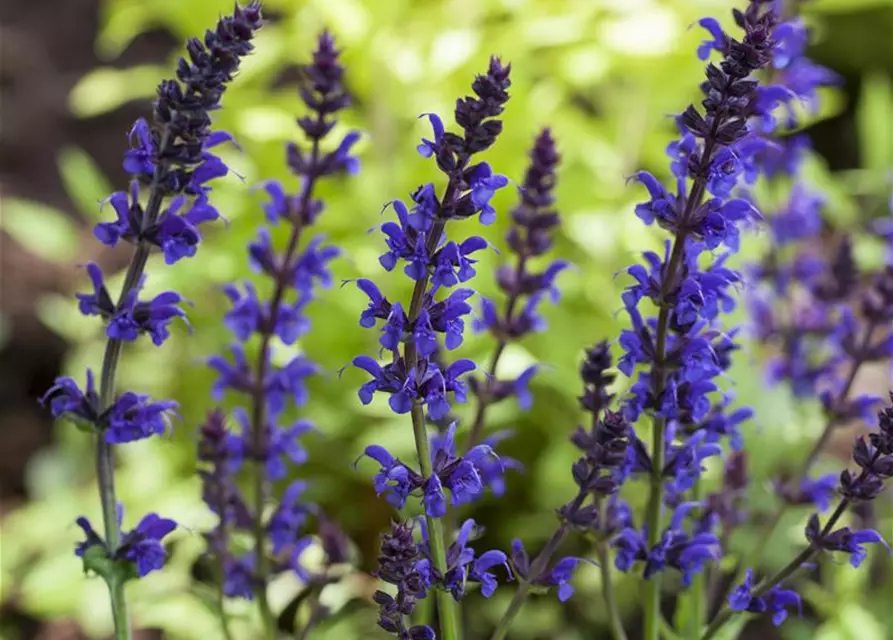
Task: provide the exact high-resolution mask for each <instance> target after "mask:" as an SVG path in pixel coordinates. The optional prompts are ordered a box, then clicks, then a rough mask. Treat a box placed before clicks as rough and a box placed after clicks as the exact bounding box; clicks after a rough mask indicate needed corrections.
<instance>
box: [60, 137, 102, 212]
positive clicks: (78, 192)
mask: <svg viewBox="0 0 893 640" xmlns="http://www.w3.org/2000/svg"><path fill="white" fill-rule="evenodd" d="M59 173H60V174H61V176H62V183H63V184H64V186H65V192H66V193H67V194H68V197H69V198H71V201H72V202H74V204H75V206H76V207H77V208H78V211H80V212H81V213H82V214H83V215H84V217H85V218H87V219H89V220H98V219H99V208H100V204H101V203H102V201H103V200H104V199H105V198H107V197H108V196H109V194H111V192H112V185H111V183H110V182H109V180H108V178H106V177H105V174H104V173H102V171H100V169H99V167H98V166H96V163H95V162H93V158H91V157H90V156H89V155H88V154H87V153H86V152H85V151H84V150H83V149H80V148H78V147H66V148H64V149H62V150H61V151H60V152H59Z"/></svg>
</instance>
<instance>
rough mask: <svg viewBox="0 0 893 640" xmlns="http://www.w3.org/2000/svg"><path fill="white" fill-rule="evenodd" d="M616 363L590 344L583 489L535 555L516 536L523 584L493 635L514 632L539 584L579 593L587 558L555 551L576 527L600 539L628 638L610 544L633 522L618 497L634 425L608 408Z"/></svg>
mask: <svg viewBox="0 0 893 640" xmlns="http://www.w3.org/2000/svg"><path fill="white" fill-rule="evenodd" d="M611 367H612V361H611V354H610V351H609V348H608V344H607V343H605V342H601V343H599V344H597V345H595V346H594V347H592V348H591V349H589V350H587V352H586V356H585V358H584V359H583V363H582V365H581V366H580V378H581V380H582V382H583V394H582V395H581V396H580V398H579V400H580V406H581V408H582V409H583V410H584V411H585V412H586V413H587V414H588V417H589V424H588V425H587V426H582V425H581V426H578V427H577V429H576V430H575V431H574V432H573V434H572V435H571V442H572V443H573V444H574V445H575V446H576V447H577V448H578V449H580V452H581V456H580V458H578V459H577V461H576V462H575V463H574V465H573V467H572V468H571V475H572V476H573V479H574V483H575V484H576V485H577V493H576V495H575V496H574V497H573V499H571V500H570V501H569V502H568V503H567V504H565V505H563V506H562V507H560V508H559V509H558V510H557V512H556V513H557V516H558V519H559V526H558V527H557V529H556V530H555V532H554V533H553V534H552V536H551V537H550V538H549V540H548V541H547V542H546V544H545V545H544V546H543V548H542V549H541V550H540V552H539V553H538V554H537V555H536V557H534V558H533V559H532V560H531V559H530V557H529V555H528V554H527V551H526V550H525V548H524V544H523V543H522V541H521V540H514V541H513V542H512V555H511V562H512V568H513V569H514V571H515V575H516V576H517V577H518V581H519V585H518V588H517V590H516V591H515V594H514V596H513V597H512V601H511V602H510V603H509V606H508V608H507V609H506V611H505V613H504V614H503V616H502V618H501V619H500V621H499V623H498V624H497V626H496V629H495V631H494V632H493V635H492V636H491V640H503V639H504V638H506V637H508V632H509V630H510V628H511V625H512V623H513V622H514V620H515V617H516V616H517V614H518V613H519V612H520V611H521V608H522V607H523V605H524V603H525V602H526V600H527V598H528V596H529V595H530V592H531V591H532V590H533V589H534V588H540V589H542V588H549V587H556V588H557V592H558V600H559V601H560V602H565V601H566V600H568V599H569V598H570V597H571V596H572V595H573V593H574V588H573V586H572V585H571V583H570V581H571V579H572V577H573V574H574V571H575V569H576V568H577V566H578V565H579V563H580V562H581V561H582V559H581V558H576V557H573V556H566V557H564V558H560V559H558V560H555V556H556V554H557V553H558V550H559V548H560V547H561V545H562V543H563V542H564V541H565V539H566V538H567V536H568V535H569V534H570V533H572V532H574V531H576V532H579V533H583V534H586V535H589V536H591V537H593V538H594V539H595V540H596V547H597V552H598V556H599V562H600V568H601V571H602V580H603V584H602V589H603V593H604V597H605V605H606V607H607V610H608V617H609V620H610V623H611V632H612V634H613V636H614V638H615V640H625V639H626V634H625V632H624V630H623V621H622V620H621V618H620V612H619V610H618V608H617V602H616V601H615V598H614V591H613V582H612V577H611V571H610V564H609V562H608V549H607V544H608V542H609V541H610V540H611V539H612V538H613V537H614V536H616V535H618V534H619V533H620V532H621V531H622V530H623V529H624V528H625V527H626V526H628V524H629V520H630V516H629V509H628V507H627V506H626V505H625V504H624V503H622V502H621V501H619V500H617V498H616V495H615V494H616V492H617V491H618V489H619V488H620V484H621V481H622V479H623V477H622V476H623V467H624V464H625V460H626V457H627V454H626V452H627V449H628V447H629V443H630V436H631V429H630V427H629V424H628V423H627V422H626V420H625V419H624V417H623V416H622V415H621V414H620V413H617V412H613V411H610V409H609V408H608V407H609V406H610V404H611V401H612V400H613V398H614V396H613V394H611V393H609V392H608V386H610V385H611V383H612V382H613V381H614V378H615V375H614V373H612V372H611Z"/></svg>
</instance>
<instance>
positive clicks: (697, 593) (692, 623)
mask: <svg viewBox="0 0 893 640" xmlns="http://www.w3.org/2000/svg"><path fill="white" fill-rule="evenodd" d="M692 499H693V500H694V501H696V502H697V501H699V500H700V499H701V479H700V478H698V479H696V480H695V484H694V487H692ZM706 589H707V579H706V575H705V573H704V572H703V571H699V572H698V573H696V574H695V576H694V578H693V579H692V583H691V587H689V589H688V591H686V592H685V593H684V594H683V595H682V596H681V597H682V598H683V599H685V600H687V601H688V604H689V619H688V625H687V627H686V630H685V636H686V637H687V638H690V639H691V640H698V638H700V637H701V630H702V629H703V628H704V598H705V597H706V594H707V590H706ZM677 624H678V621H677Z"/></svg>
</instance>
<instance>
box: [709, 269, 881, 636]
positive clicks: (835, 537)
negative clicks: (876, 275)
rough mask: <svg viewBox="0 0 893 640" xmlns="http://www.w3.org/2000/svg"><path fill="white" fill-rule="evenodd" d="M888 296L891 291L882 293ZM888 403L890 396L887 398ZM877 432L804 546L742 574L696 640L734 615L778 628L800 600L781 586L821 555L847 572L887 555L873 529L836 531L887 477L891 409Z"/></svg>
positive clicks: (813, 522)
mask: <svg viewBox="0 0 893 640" xmlns="http://www.w3.org/2000/svg"><path fill="white" fill-rule="evenodd" d="M888 291H889V292H893V287H891V288H890V289H888ZM885 315H886V317H887V322H888V323H889V322H891V321H893V295H888V296H887V302H886V312H885ZM890 399H891V401H893V394H891V397H890ZM877 422H878V425H877V429H876V430H875V431H873V432H872V433H870V434H869V436H868V438H867V439H866V438H865V437H864V436H860V437H859V438H857V439H856V441H855V444H854V445H853V462H854V463H855V464H856V466H857V467H858V468H859V471H857V472H852V471H850V470H849V469H844V470H843V471H842V472H841V474H840V480H839V484H838V486H837V492H838V493H839V494H840V495H841V496H842V499H841V500H840V502H839V503H838V504H837V507H836V508H835V509H834V511H833V512H832V513H831V515H830V516H829V517H828V519H827V520H826V522H825V524H824V525H822V524H821V521H820V519H819V515H818V513H813V514H812V515H811V516H810V517H809V521H808V522H807V525H806V530H805V535H806V540H807V542H808V544H807V546H806V547H805V548H804V549H803V551H801V552H800V553H799V554H798V555H797V556H796V557H795V558H794V559H793V560H791V562H789V563H788V564H787V565H785V567H784V568H782V569H781V570H780V571H778V573H776V574H775V575H773V576H771V577H769V578H766V579H765V580H763V581H761V582H760V583H759V584H757V585H754V584H753V570H751V569H748V570H747V572H746V577H745V579H744V581H743V582H742V583H741V584H739V585H738V586H737V587H735V589H734V590H733V591H732V593H731V594H730V595H729V598H728V603H727V604H726V606H725V607H724V608H723V609H722V610H721V611H720V612H719V613H718V614H717V616H716V617H715V619H714V620H713V621H712V622H711V623H710V627H709V628H708V629H707V631H706V632H705V633H704V635H703V636H702V640H710V638H713V637H714V636H715V635H716V634H717V633H718V632H719V631H720V629H722V627H723V625H724V624H725V623H726V622H727V621H728V620H729V619H730V618H731V617H732V616H733V615H734V614H735V613H736V612H752V613H765V612H768V613H771V614H772V617H773V622H775V624H781V622H783V621H784V620H785V618H786V617H787V610H788V609H793V608H796V609H798V610H799V609H800V607H801V603H800V596H799V595H798V594H797V593H796V592H794V591H791V590H789V589H784V588H783V587H782V586H781V585H782V583H783V582H784V581H785V580H787V579H788V578H789V577H791V576H792V575H793V574H794V573H795V572H797V571H798V570H800V569H801V568H803V567H811V566H813V564H812V563H813V561H814V560H815V559H816V558H817V556H819V555H820V554H821V553H823V552H838V553H844V554H848V555H849V562H850V564H851V565H852V566H853V567H859V566H860V565H861V564H862V562H863V561H864V560H865V558H866V557H867V555H868V550H867V548H866V547H865V545H866V544H880V545H882V546H884V547H885V548H886V549H887V553H888V554H889V553H891V550H890V545H889V544H888V543H887V542H886V541H885V540H884V538H883V536H881V534H879V533H878V532H877V531H875V530H873V529H862V530H855V531H854V530H853V529H851V528H850V527H848V526H843V527H839V526H838V522H839V521H840V518H841V517H842V516H843V515H844V513H846V510H847V508H849V507H851V506H855V505H859V504H865V503H868V502H870V501H872V500H874V499H875V498H876V497H877V496H878V495H880V493H881V491H883V489H884V486H885V483H886V482H887V480H889V479H890V478H893V406H889V407H886V408H885V409H882V410H881V411H880V412H879V413H878V421H877Z"/></svg>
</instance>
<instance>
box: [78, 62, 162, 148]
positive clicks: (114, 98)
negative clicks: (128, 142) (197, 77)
mask: <svg viewBox="0 0 893 640" xmlns="http://www.w3.org/2000/svg"><path fill="white" fill-rule="evenodd" d="M165 73H166V70H165V69H164V67H160V66H157V65H148V64H147V65H140V66H137V67H131V68H130V69H113V68H111V67H99V68H98V69H93V70H92V71H90V72H89V73H87V74H86V75H85V76H83V77H82V78H81V79H80V80H78V82H77V84H75V85H74V87H72V89H71V92H70V93H69V94H68V107H69V109H71V112H72V113H73V114H74V115H75V117H78V118H92V117H95V116H99V115H102V114H103V113H108V112H109V111H113V110H115V109H117V108H118V107H120V106H121V105H122V104H124V103H126V102H130V101H132V100H148V99H149V98H151V97H152V96H153V95H154V93H155V85H157V84H158V80H159V79H160V78H163V77H164V76H165ZM121 133H122V139H123V137H124V136H126V133H127V132H126V131H122V132H121Z"/></svg>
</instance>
